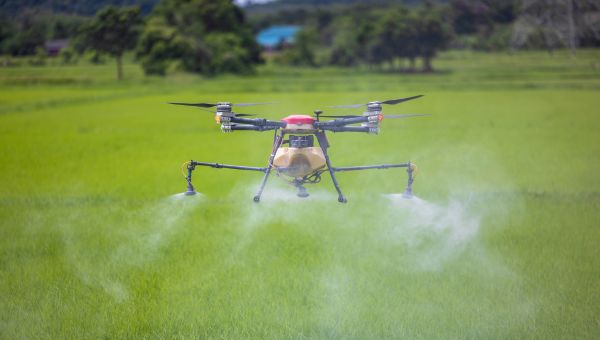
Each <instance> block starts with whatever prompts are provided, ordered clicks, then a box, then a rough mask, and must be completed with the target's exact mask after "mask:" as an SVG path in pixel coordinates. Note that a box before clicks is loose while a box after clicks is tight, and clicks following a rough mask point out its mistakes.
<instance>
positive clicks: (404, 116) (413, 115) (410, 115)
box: [319, 113, 431, 118]
mask: <svg viewBox="0 0 600 340" xmlns="http://www.w3.org/2000/svg"><path fill="white" fill-rule="evenodd" d="M382 116H383V118H408V117H418V116H431V115H430V114H421V113H406V114H399V115H382ZM319 117H327V118H355V117H364V116H362V115H342V116H334V115H319Z"/></svg>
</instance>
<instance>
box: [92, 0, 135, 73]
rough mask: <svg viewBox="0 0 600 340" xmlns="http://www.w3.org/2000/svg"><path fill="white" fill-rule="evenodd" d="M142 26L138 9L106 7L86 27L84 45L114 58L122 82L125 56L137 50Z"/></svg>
mask: <svg viewBox="0 0 600 340" xmlns="http://www.w3.org/2000/svg"><path fill="white" fill-rule="evenodd" d="M141 24H142V17H141V14H140V9H139V8H138V7H125V8H115V7H112V6H108V7H105V8H104V9H102V10H100V11H99V12H98V13H97V14H96V17H95V18H94V20H92V22H90V23H89V24H88V25H86V26H85V27H84V29H83V35H84V39H83V40H84V44H85V46H86V47H87V48H91V49H93V50H96V51H98V52H103V53H106V54H109V55H111V56H113V57H114V58H115V59H116V62H117V79H119V80H121V79H123V54H124V53H125V51H128V50H131V49H133V48H135V46H136V43H137V39H138V36H139V32H140V26H141Z"/></svg>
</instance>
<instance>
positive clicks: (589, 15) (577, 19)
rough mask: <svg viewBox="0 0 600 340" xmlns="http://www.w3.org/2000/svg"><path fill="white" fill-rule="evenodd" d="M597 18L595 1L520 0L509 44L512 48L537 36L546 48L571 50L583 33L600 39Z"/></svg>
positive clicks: (599, 14)
mask: <svg viewBox="0 0 600 340" xmlns="http://www.w3.org/2000/svg"><path fill="white" fill-rule="evenodd" d="M598 18H600V2H598V1H597V0H580V1H574V0H524V1H523V5H522V10H521V15H520V16H519V18H518V19H517V21H516V22H515V25H514V29H513V35H512V41H511V43H512V46H513V48H519V47H521V46H523V45H525V44H527V43H528V42H531V40H532V38H535V37H540V36H541V38H542V39H541V40H543V42H544V44H545V45H546V48H547V49H548V50H549V51H552V49H554V48H555V47H557V46H559V45H563V46H567V47H568V48H570V49H571V52H572V53H574V52H575V49H576V48H577V46H578V44H579V42H580V40H583V39H585V37H586V36H590V35H591V36H595V39H596V40H600V28H599V27H600V19H598Z"/></svg>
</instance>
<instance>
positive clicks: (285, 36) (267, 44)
mask: <svg viewBox="0 0 600 340" xmlns="http://www.w3.org/2000/svg"><path fill="white" fill-rule="evenodd" d="M299 30H300V26H271V27H269V28H266V29H264V30H262V31H260V32H258V35H257V36H256V41H257V42H258V44H259V45H260V46H261V47H262V48H263V49H266V50H275V49H277V48H278V47H280V46H285V45H289V44H292V43H293V42H294V38H295V36H296V33H298V31H299Z"/></svg>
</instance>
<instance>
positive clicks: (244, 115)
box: [169, 103, 268, 117]
mask: <svg viewBox="0 0 600 340" xmlns="http://www.w3.org/2000/svg"><path fill="white" fill-rule="evenodd" d="M169 104H174V105H185V106H195V107H198V108H199V109H200V110H202V111H206V112H210V113H212V114H216V113H217V112H216V111H212V110H207V109H205V108H204V107H207V106H198V105H200V104H202V105H204V104H206V103H199V104H191V103H169ZM242 104H244V103H242ZM245 104H246V105H240V104H238V105H236V106H250V105H248V104H253V103H245ZM258 104H259V103H254V105H258ZM264 104H268V103H264ZM208 107H210V106H208ZM234 114H235V116H236V117H251V116H256V115H255V114H250V113H234Z"/></svg>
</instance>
